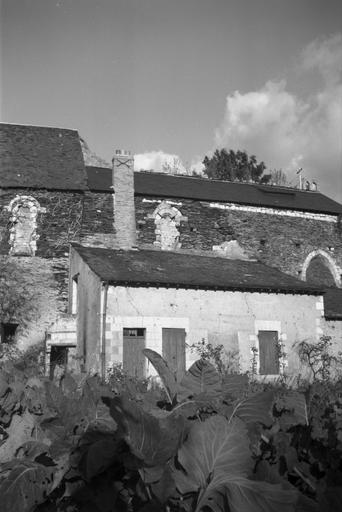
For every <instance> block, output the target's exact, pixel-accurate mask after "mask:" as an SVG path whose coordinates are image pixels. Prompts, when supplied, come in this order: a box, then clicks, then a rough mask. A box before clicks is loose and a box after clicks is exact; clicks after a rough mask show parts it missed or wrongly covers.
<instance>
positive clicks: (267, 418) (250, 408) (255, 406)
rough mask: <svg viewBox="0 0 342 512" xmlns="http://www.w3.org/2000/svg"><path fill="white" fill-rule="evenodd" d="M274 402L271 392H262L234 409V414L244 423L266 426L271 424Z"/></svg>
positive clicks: (238, 404)
mask: <svg viewBox="0 0 342 512" xmlns="http://www.w3.org/2000/svg"><path fill="white" fill-rule="evenodd" d="M273 402H274V392H273V391H271V390H270V391H262V392H261V393H257V394H255V395H252V396H250V397H248V398H246V399H245V400H242V401H241V402H238V403H237V405H235V407H234V414H236V415H237V416H238V417H239V418H241V419H242V420H244V421H245V422H246V423H252V422H260V423H263V424H264V425H266V426H270V425H272V423H273V419H272V415H271V411H272V407H273Z"/></svg>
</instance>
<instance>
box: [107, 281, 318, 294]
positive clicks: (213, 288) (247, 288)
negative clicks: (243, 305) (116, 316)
mask: <svg viewBox="0 0 342 512" xmlns="http://www.w3.org/2000/svg"><path fill="white" fill-rule="evenodd" d="M101 281H102V282H104V283H107V284H108V285H110V286H123V287H128V288H174V289H179V288H183V289H186V290H187V289H190V290H211V291H231V292H250V293H276V294H287V295H322V291H321V290H306V289H303V290H302V289H301V290H299V289H298V290H296V289H293V288H272V287H261V286H260V287H259V286H205V285H195V284H188V283H165V282H148V281H139V282H137V281H134V282H132V281H127V280H123V281H121V280H112V279H109V280H107V279H103V278H101Z"/></svg>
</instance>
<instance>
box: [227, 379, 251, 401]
mask: <svg viewBox="0 0 342 512" xmlns="http://www.w3.org/2000/svg"><path fill="white" fill-rule="evenodd" d="M247 387H248V375H247V374H246V373H244V374H242V373H230V374H227V375H225V376H224V378H223V382H222V392H223V395H224V397H225V398H227V399H236V398H242V397H243V396H244V394H245V392H246V390H247Z"/></svg>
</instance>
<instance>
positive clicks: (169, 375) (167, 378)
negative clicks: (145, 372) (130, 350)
mask: <svg viewBox="0 0 342 512" xmlns="http://www.w3.org/2000/svg"><path fill="white" fill-rule="evenodd" d="M143 354H144V355H145V356H146V357H147V359H148V360H149V361H150V363H151V364H152V365H153V366H154V368H155V369H156V370H157V372H158V375H159V377H160V378H161V380H162V382H163V384H164V387H165V390H166V393H167V396H168V398H169V401H170V403H172V401H173V398H174V396H175V395H176V392H177V382H176V379H175V376H174V374H173V372H172V371H171V370H170V368H169V367H168V364H167V362H166V361H165V359H163V358H162V356H161V355H159V354H158V353H157V352H155V351H154V350H151V349H150V348H145V349H144V350H143Z"/></svg>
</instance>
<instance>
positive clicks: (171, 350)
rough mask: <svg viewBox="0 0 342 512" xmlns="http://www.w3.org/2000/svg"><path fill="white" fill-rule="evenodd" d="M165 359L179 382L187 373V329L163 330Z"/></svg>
mask: <svg viewBox="0 0 342 512" xmlns="http://www.w3.org/2000/svg"><path fill="white" fill-rule="evenodd" d="M162 342H163V358H164V359H165V361H166V362H167V364H168V366H169V368H170V369H171V370H172V371H173V372H174V374H175V376H176V379H177V381H178V382H179V381H180V380H181V379H182V377H183V375H184V373H185V329H174V328H163V334H162Z"/></svg>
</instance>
